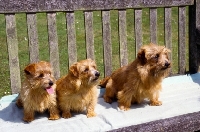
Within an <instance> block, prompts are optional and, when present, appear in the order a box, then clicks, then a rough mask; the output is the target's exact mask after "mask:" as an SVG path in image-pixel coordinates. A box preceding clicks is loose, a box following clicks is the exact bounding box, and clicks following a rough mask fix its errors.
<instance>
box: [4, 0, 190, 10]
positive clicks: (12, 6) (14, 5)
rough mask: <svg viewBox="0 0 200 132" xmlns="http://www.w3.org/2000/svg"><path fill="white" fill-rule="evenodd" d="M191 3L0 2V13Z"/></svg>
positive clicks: (156, 0)
mask: <svg viewBox="0 0 200 132" xmlns="http://www.w3.org/2000/svg"><path fill="white" fill-rule="evenodd" d="M193 3H194V0H73V1H72V0H56V1H55V0H48V1H47V0H39V1H36V0H28V1H27V0H1V1H0V13H14V12H48V11H49V12H52V11H75V10H109V9H128V8H142V7H166V6H170V7H171V6H184V5H192V4H193Z"/></svg>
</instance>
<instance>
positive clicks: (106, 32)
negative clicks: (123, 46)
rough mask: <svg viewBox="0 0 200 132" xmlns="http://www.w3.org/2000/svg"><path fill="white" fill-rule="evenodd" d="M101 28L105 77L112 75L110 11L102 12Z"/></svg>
mask: <svg viewBox="0 0 200 132" xmlns="http://www.w3.org/2000/svg"><path fill="white" fill-rule="evenodd" d="M102 24H103V25H102V28H103V49H104V68H105V70H104V72H105V74H104V75H105V76H109V75H111V73H112V44H111V26H110V11H102Z"/></svg>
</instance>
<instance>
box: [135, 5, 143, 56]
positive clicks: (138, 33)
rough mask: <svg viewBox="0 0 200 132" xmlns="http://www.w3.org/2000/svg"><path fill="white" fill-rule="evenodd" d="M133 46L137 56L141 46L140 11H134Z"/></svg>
mask: <svg viewBox="0 0 200 132" xmlns="http://www.w3.org/2000/svg"><path fill="white" fill-rule="evenodd" d="M135 45H136V56H137V53H138V51H139V49H140V48H141V46H142V9H135Z"/></svg>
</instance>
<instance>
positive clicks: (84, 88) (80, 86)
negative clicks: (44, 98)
mask: <svg viewBox="0 0 200 132" xmlns="http://www.w3.org/2000/svg"><path fill="white" fill-rule="evenodd" d="M99 76H100V73H99V72H98V71H97V70H96V64H95V62H94V61H93V60H91V59H86V60H82V61H79V62H77V63H75V64H73V65H72V66H71V67H70V69H69V73H68V75H66V76H64V77H62V78H61V79H59V80H58V81H57V83H56V84H57V94H58V104H59V107H60V110H61V111H62V117H63V118H70V117H71V112H70V111H76V112H80V111H84V110H85V109H86V111H87V117H93V116H95V115H96V114H95V112H94V109H95V105H96V103H97V87H96V86H97V84H98V78H99Z"/></svg>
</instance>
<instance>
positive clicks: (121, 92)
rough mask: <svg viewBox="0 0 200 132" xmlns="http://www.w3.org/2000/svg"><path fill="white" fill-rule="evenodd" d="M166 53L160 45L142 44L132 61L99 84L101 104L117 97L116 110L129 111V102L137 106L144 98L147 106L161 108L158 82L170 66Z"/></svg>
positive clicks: (165, 49) (110, 101)
mask: <svg viewBox="0 0 200 132" xmlns="http://www.w3.org/2000/svg"><path fill="white" fill-rule="evenodd" d="M169 52H170V50H169V49H167V48H165V47H164V46H158V45H155V44H152V43H151V44H149V45H144V46H143V47H142V48H141V49H140V50H139V52H138V54H137V58H136V60H135V61H133V62H132V63H130V64H129V65H127V66H124V67H121V68H119V69H118V70H116V71H114V72H113V73H112V75H111V76H109V77H106V78H105V79H103V80H102V81H101V82H100V85H101V86H103V87H105V88H106V91H105V94H104V100H105V102H107V103H112V101H113V99H114V98H117V99H118V106H119V108H120V109H121V110H125V111H126V110H128V109H130V106H131V103H140V102H141V101H143V100H144V99H145V98H148V99H149V100H150V105H153V106H159V105H162V102H161V101H159V100H158V98H159V92H160V90H161V83H162V80H163V78H165V77H166V76H167V75H168V73H169V71H170V70H169V69H170V67H171V66H170V61H169V58H168V53H169Z"/></svg>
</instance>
